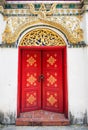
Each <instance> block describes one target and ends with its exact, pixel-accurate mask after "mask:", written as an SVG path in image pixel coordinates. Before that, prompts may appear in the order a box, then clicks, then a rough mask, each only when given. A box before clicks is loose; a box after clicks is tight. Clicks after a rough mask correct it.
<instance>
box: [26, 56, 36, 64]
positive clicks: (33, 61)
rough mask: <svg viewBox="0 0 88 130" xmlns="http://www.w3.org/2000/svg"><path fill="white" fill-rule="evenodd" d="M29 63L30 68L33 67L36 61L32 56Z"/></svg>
mask: <svg viewBox="0 0 88 130" xmlns="http://www.w3.org/2000/svg"><path fill="white" fill-rule="evenodd" d="M27 62H28V63H29V65H30V66H32V65H33V64H34V63H35V62H36V60H35V59H34V58H33V57H32V56H31V57H30V58H28V59H27Z"/></svg>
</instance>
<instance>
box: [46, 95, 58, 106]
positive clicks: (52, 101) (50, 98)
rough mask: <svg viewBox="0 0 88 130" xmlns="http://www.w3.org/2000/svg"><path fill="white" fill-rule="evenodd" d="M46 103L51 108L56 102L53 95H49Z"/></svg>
mask: <svg viewBox="0 0 88 130" xmlns="http://www.w3.org/2000/svg"><path fill="white" fill-rule="evenodd" d="M47 101H48V102H49V103H50V104H51V105H52V106H53V105H54V104H55V103H56V102H57V99H56V98H55V97H54V96H53V95H50V97H49V98H48V99H47Z"/></svg>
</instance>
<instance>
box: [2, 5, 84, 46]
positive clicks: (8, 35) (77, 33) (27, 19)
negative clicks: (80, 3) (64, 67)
mask: <svg viewBox="0 0 88 130" xmlns="http://www.w3.org/2000/svg"><path fill="white" fill-rule="evenodd" d="M56 5H57V4H56V3H54V4H52V5H51V7H50V10H48V11H47V10H46V6H45V4H44V3H42V4H41V6H40V8H39V10H38V11H36V10H35V7H34V5H33V4H29V5H28V6H29V8H27V9H14V10H13V9H4V13H5V14H7V15H8V16H7V19H6V22H7V23H6V28H5V31H4V33H3V35H2V40H3V42H4V43H8V44H12V43H15V42H16V41H17V39H18V38H19V36H20V34H21V33H22V32H24V30H27V29H28V28H29V27H31V26H33V25H36V26H37V25H39V24H43V25H46V26H51V27H53V28H57V29H58V30H60V31H61V32H62V33H63V34H64V35H65V37H66V38H67V40H68V42H69V43H73V44H77V43H78V42H81V41H83V30H82V28H81V19H80V17H78V16H56V15H55V16H54V15H53V14H58V11H60V12H61V13H64V12H65V11H68V10H64V9H60V10H57V9H56ZM0 10H3V8H2V7H1V9H0ZM69 11H70V12H71V10H70V9H69ZM75 11H76V10H75ZM60 12H59V13H60ZM9 14H11V17H10V16H9ZM14 14H16V16H14V17H13V15H14ZM17 14H25V15H26V14H30V16H25V15H24V16H22V17H21V16H19V17H18V15H17ZM31 14H34V15H36V16H32V15H31ZM5 17H6V16H5ZM26 44H27V43H26ZM64 44H65V42H64Z"/></svg>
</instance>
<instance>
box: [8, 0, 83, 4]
mask: <svg viewBox="0 0 88 130" xmlns="http://www.w3.org/2000/svg"><path fill="white" fill-rule="evenodd" d="M7 3H9V4H10V3H12V4H20V3H23V4H27V3H34V4H35V3H48V4H49V3H58V4H59V3H63V4H64V3H65V4H69V3H81V2H80V1H74V0H73V1H59V2H58V0H57V1H36V0H34V1H7Z"/></svg>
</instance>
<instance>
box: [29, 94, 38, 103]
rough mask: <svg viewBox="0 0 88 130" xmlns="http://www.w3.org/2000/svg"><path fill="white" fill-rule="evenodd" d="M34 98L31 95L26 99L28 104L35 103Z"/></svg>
mask: <svg viewBox="0 0 88 130" xmlns="http://www.w3.org/2000/svg"><path fill="white" fill-rule="evenodd" d="M35 100H36V98H35V97H34V96H33V95H32V94H31V95H30V96H29V97H28V98H27V102H28V103H29V104H33V103H34V102H35Z"/></svg>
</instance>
